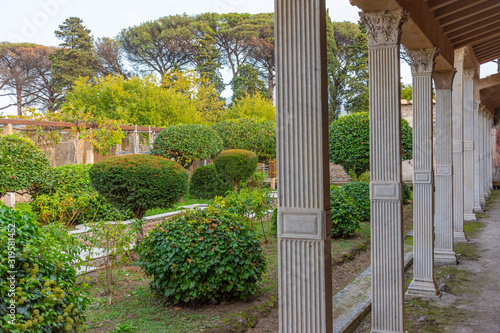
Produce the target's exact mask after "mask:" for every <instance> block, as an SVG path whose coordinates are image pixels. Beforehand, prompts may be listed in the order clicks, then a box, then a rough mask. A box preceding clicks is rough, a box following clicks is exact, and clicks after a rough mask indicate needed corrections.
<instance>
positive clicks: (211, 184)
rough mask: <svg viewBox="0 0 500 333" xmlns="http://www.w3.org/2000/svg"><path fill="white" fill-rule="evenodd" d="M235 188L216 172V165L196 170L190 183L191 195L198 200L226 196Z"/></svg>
mask: <svg viewBox="0 0 500 333" xmlns="http://www.w3.org/2000/svg"><path fill="white" fill-rule="evenodd" d="M232 189H233V187H232V186H231V184H229V183H228V182H227V181H226V180H225V179H223V178H222V177H221V176H219V174H218V173H217V171H216V170H215V165H214V164H210V165H205V166H201V167H199V168H198V169H196V170H194V172H193V175H192V176H191V181H190V183H189V193H190V194H191V195H193V196H194V197H196V198H202V199H213V198H215V197H216V196H224V195H225V194H226V192H227V191H231V190H232Z"/></svg>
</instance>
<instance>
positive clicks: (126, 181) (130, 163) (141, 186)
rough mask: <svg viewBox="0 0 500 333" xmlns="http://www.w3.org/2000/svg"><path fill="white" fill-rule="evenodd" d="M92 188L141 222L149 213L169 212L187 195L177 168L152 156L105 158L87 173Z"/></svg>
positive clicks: (181, 172)
mask: <svg viewBox="0 0 500 333" xmlns="http://www.w3.org/2000/svg"><path fill="white" fill-rule="evenodd" d="M89 177H90V181H91V182H92V187H93V188H94V189H95V190H96V191H97V192H99V194H100V195H102V196H103V197H105V198H106V200H107V201H108V202H109V203H110V204H111V205H113V206H115V207H116V208H117V209H119V210H130V211H132V213H133V214H134V217H135V218H136V219H138V220H141V219H142V218H143V216H144V214H145V213H146V211H148V210H149V209H153V208H170V207H172V206H173V205H174V203H176V202H177V201H179V200H180V199H181V198H182V196H183V195H184V194H185V193H186V191H187V185H188V175H187V172H186V171H185V170H184V168H182V167H181V166H180V165H179V164H177V163H175V162H173V161H169V160H167V159H165V158H161V157H158V156H153V155H122V156H108V157H105V158H104V159H102V160H101V161H99V162H98V163H96V164H94V165H93V166H92V168H90V170H89Z"/></svg>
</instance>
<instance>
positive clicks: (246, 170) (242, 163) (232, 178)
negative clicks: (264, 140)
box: [215, 149, 258, 191]
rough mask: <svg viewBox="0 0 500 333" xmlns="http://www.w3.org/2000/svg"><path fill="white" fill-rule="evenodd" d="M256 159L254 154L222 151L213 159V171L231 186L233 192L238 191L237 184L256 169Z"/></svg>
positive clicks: (241, 151)
mask: <svg viewBox="0 0 500 333" xmlns="http://www.w3.org/2000/svg"><path fill="white" fill-rule="evenodd" d="M257 163H258V158H257V155H255V153H253V152H251V151H248V150H242V149H230V150H224V151H223V152H221V153H220V154H219V156H217V158H216V159H215V169H216V170H217V173H218V174H219V175H220V176H221V177H222V179H225V180H226V181H227V182H229V184H231V185H232V186H233V190H234V191H236V190H237V189H238V183H239V182H244V181H246V180H247V179H248V178H250V176H251V175H252V174H253V173H254V172H255V170H256V169H257Z"/></svg>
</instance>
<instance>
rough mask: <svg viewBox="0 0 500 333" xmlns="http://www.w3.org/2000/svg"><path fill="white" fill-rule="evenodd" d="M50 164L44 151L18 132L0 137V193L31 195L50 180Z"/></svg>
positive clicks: (1, 194)
mask: <svg viewBox="0 0 500 333" xmlns="http://www.w3.org/2000/svg"><path fill="white" fill-rule="evenodd" d="M51 169H52V168H51V166H50V163H49V160H48V159H47V156H46V155H45V153H44V152H42V151H41V150H40V149H38V147H37V146H35V144H34V143H33V142H31V140H29V139H26V138H23V137H21V136H20V135H17V134H14V135H5V136H0V196H3V195H4V194H5V193H7V192H18V193H29V194H31V195H35V196H36V194H37V193H38V191H39V190H40V188H41V187H43V186H45V184H46V183H47V182H49V181H50V177H51Z"/></svg>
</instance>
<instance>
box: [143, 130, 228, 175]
mask: <svg viewBox="0 0 500 333" xmlns="http://www.w3.org/2000/svg"><path fill="white" fill-rule="evenodd" d="M222 149H223V142H222V140H221V138H220V136H219V135H218V134H217V132H216V131H214V130H213V129H212V128H210V127H208V126H205V125H185V124H181V125H176V126H170V127H167V128H165V129H164V130H163V131H161V132H160V134H159V135H158V136H157V137H156V139H155V141H154V143H153V147H152V149H151V153H152V154H153V155H157V156H161V157H164V158H168V159H170V158H173V159H175V161H177V163H179V164H180V165H182V166H183V167H184V168H188V167H190V166H191V164H193V162H194V161H196V160H204V159H208V158H212V157H214V156H215V155H217V154H218V153H219V152H220V151H221V150H222Z"/></svg>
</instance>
